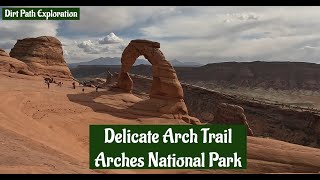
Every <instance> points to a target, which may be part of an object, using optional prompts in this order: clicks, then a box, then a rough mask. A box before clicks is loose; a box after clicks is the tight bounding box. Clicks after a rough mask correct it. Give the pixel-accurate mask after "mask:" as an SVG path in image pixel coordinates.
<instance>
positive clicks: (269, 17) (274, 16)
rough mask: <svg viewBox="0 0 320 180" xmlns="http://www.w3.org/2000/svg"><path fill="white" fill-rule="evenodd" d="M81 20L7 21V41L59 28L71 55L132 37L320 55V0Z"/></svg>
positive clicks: (183, 48)
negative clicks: (316, 1)
mask: <svg viewBox="0 0 320 180" xmlns="http://www.w3.org/2000/svg"><path fill="white" fill-rule="evenodd" d="M80 8H81V14H80V15H81V16H80V18H81V20H80V21H2V20H0V48H2V49H5V50H6V51H7V52H9V51H10V49H11V48H12V46H13V45H14V43H15V42H16V41H17V39H22V38H26V37H37V36H43V35H48V36H55V37H57V38H58V39H59V40H60V41H61V42H62V43H63V44H64V46H63V49H64V54H65V58H66V61H67V62H69V63H72V62H80V61H88V60H92V59H95V58H99V57H120V56H121V53H122V50H123V48H124V47H125V46H126V45H127V44H128V43H129V42H130V40H132V39H149V40H154V41H158V42H160V44H161V50H162V51H163V53H164V54H165V56H166V57H167V59H168V60H172V59H177V60H179V61H182V62H186V61H194V62H200V63H211V62H225V61H256V60H259V61H303V62H314V63H319V60H320V59H319V57H320V41H319V40H320V7H302V6H301V7H284V6H282V7H276V6H272V7H254V6H250V7H241V6H239V7H232V6H228V7H223V6H218V7H213V6H212V7H201V6H197V7H190V6H188V7H183V6H179V7H166V6H165V7H150V6H147V7H124V6H122V7H80Z"/></svg>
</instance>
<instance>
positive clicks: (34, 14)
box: [2, 8, 80, 20]
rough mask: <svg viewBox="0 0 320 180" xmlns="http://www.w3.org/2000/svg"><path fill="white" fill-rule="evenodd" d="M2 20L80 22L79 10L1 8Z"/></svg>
mask: <svg viewBox="0 0 320 180" xmlns="http://www.w3.org/2000/svg"><path fill="white" fill-rule="evenodd" d="M2 19H3V20H80V8H2Z"/></svg>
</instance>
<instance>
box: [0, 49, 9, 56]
mask: <svg viewBox="0 0 320 180" xmlns="http://www.w3.org/2000/svg"><path fill="white" fill-rule="evenodd" d="M0 56H9V54H8V53H6V51H4V50H3V49H0Z"/></svg>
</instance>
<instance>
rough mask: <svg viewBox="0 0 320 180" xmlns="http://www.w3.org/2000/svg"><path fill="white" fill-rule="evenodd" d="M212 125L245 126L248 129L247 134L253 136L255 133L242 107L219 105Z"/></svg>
mask: <svg viewBox="0 0 320 180" xmlns="http://www.w3.org/2000/svg"><path fill="white" fill-rule="evenodd" d="M211 123H213V124H214V123H220V124H244V125H246V127H247V134H248V135H249V136H253V132H252V130H251V128H250V127H249V124H248V122H247V118H246V116H245V114H244V109H243V108H242V107H241V106H238V105H233V104H227V103H221V104H219V105H218V107H217V109H216V112H215V113H214V120H213V121H212V122H211Z"/></svg>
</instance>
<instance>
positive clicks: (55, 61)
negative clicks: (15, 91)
mask: <svg viewBox="0 0 320 180" xmlns="http://www.w3.org/2000/svg"><path fill="white" fill-rule="evenodd" d="M10 56H11V57H13V58H16V59H19V60H21V61H23V62H24V63H26V64H27V65H28V66H29V67H30V69H31V70H32V71H33V72H34V73H35V74H36V75H48V76H52V77H61V78H71V77H72V75H71V72H70V70H69V68H68V67H67V65H66V62H65V60H64V57H63V50H62V44H61V42H60V41H59V40H58V39H57V38H55V37H50V36H41V37H37V38H25V39H22V40H18V41H17V43H16V44H15V45H14V47H13V48H12V49H11V52H10Z"/></svg>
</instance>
